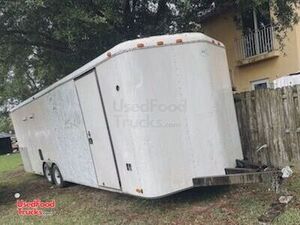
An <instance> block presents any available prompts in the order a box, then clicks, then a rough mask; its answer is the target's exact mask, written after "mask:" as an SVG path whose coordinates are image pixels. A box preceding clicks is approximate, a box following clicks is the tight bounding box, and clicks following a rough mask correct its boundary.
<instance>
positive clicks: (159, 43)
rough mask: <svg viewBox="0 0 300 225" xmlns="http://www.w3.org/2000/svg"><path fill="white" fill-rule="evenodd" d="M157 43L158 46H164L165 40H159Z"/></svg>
mask: <svg viewBox="0 0 300 225" xmlns="http://www.w3.org/2000/svg"><path fill="white" fill-rule="evenodd" d="M156 44H157V45H158V46H162V45H164V42H163V41H158V42H157V43H156Z"/></svg>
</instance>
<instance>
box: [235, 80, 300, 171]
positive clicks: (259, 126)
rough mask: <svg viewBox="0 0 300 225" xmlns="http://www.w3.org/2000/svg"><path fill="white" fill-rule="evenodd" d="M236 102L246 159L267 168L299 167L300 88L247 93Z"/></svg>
mask: <svg viewBox="0 0 300 225" xmlns="http://www.w3.org/2000/svg"><path fill="white" fill-rule="evenodd" d="M234 98H235V105H236V112H237V118H238V124H239V130H240V135H241V142H242V147H243V153H244V156H245V157H246V158H248V159H249V160H251V161H253V162H257V163H258V162H261V163H263V164H267V165H273V166H279V167H283V166H287V165H295V166H297V165H296V164H297V162H298V163H299V162H300V146H299V145H300V85H299V86H294V87H284V88H281V89H275V90H274V89H265V90H256V91H251V92H243V93H239V94H235V96H234ZM299 164H300V163H299Z"/></svg>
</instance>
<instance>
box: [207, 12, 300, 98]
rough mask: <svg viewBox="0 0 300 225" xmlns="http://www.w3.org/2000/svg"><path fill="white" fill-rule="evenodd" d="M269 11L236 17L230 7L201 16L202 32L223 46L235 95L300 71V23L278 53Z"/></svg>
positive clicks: (268, 85) (266, 85) (291, 31)
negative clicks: (225, 50) (236, 92)
mask: <svg viewBox="0 0 300 225" xmlns="http://www.w3.org/2000/svg"><path fill="white" fill-rule="evenodd" d="M271 11H272V10H270V7H269V6H266V7H265V8H264V7H262V8H260V9H254V10H251V11H249V12H248V13H246V14H245V15H239V14H238V13H237V12H235V11H234V10H233V9H232V8H230V7H229V8H226V9H225V8H224V9H222V10H215V11H212V12H210V13H209V14H207V15H205V16H203V17H202V28H203V32H204V33H205V34H207V35H209V36H211V37H213V38H215V39H217V40H219V41H221V42H223V43H224V44H225V46H226V49H227V57H228V64H229V69H230V75H231V80H232V85H233V87H234V88H235V89H236V91H238V92H241V91H248V90H254V89H261V88H267V87H270V86H272V81H273V80H274V79H277V78H279V77H282V76H287V75H290V74H296V73H299V72H300V24H297V25H294V27H293V29H292V30H290V31H288V33H287V37H286V38H285V39H284V41H283V44H284V48H283V49H282V50H281V49H280V46H281V45H279V42H278V40H277V38H276V31H275V30H276V29H275V28H274V27H273V26H272V24H273V23H272V22H271V21H272V18H271V14H272V13H271ZM237 18H238V19H237Z"/></svg>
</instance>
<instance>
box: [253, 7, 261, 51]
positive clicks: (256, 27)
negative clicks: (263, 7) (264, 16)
mask: <svg viewBox="0 0 300 225" xmlns="http://www.w3.org/2000/svg"><path fill="white" fill-rule="evenodd" d="M253 21H254V39H255V53H256V55H258V54H259V52H260V51H259V40H258V39H259V35H258V24H257V14H256V9H255V8H253Z"/></svg>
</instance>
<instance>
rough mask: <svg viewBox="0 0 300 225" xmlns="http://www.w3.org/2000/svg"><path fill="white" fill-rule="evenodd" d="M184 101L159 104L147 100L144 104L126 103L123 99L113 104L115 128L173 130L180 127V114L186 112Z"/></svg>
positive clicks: (155, 100)
mask: <svg viewBox="0 0 300 225" xmlns="http://www.w3.org/2000/svg"><path fill="white" fill-rule="evenodd" d="M186 106H187V103H186V101H185V100H184V101H181V102H180V103H174V104H172V103H168V104H165V103H160V102H159V101H158V100H157V99H148V100H146V101H145V102H144V103H127V102H125V101H124V99H121V100H120V101H118V102H117V101H114V102H113V110H114V112H115V114H114V116H115V120H116V124H117V127H133V128H174V127H180V122H179V121H178V120H179V118H180V113H184V112H185V111H186Z"/></svg>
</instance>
